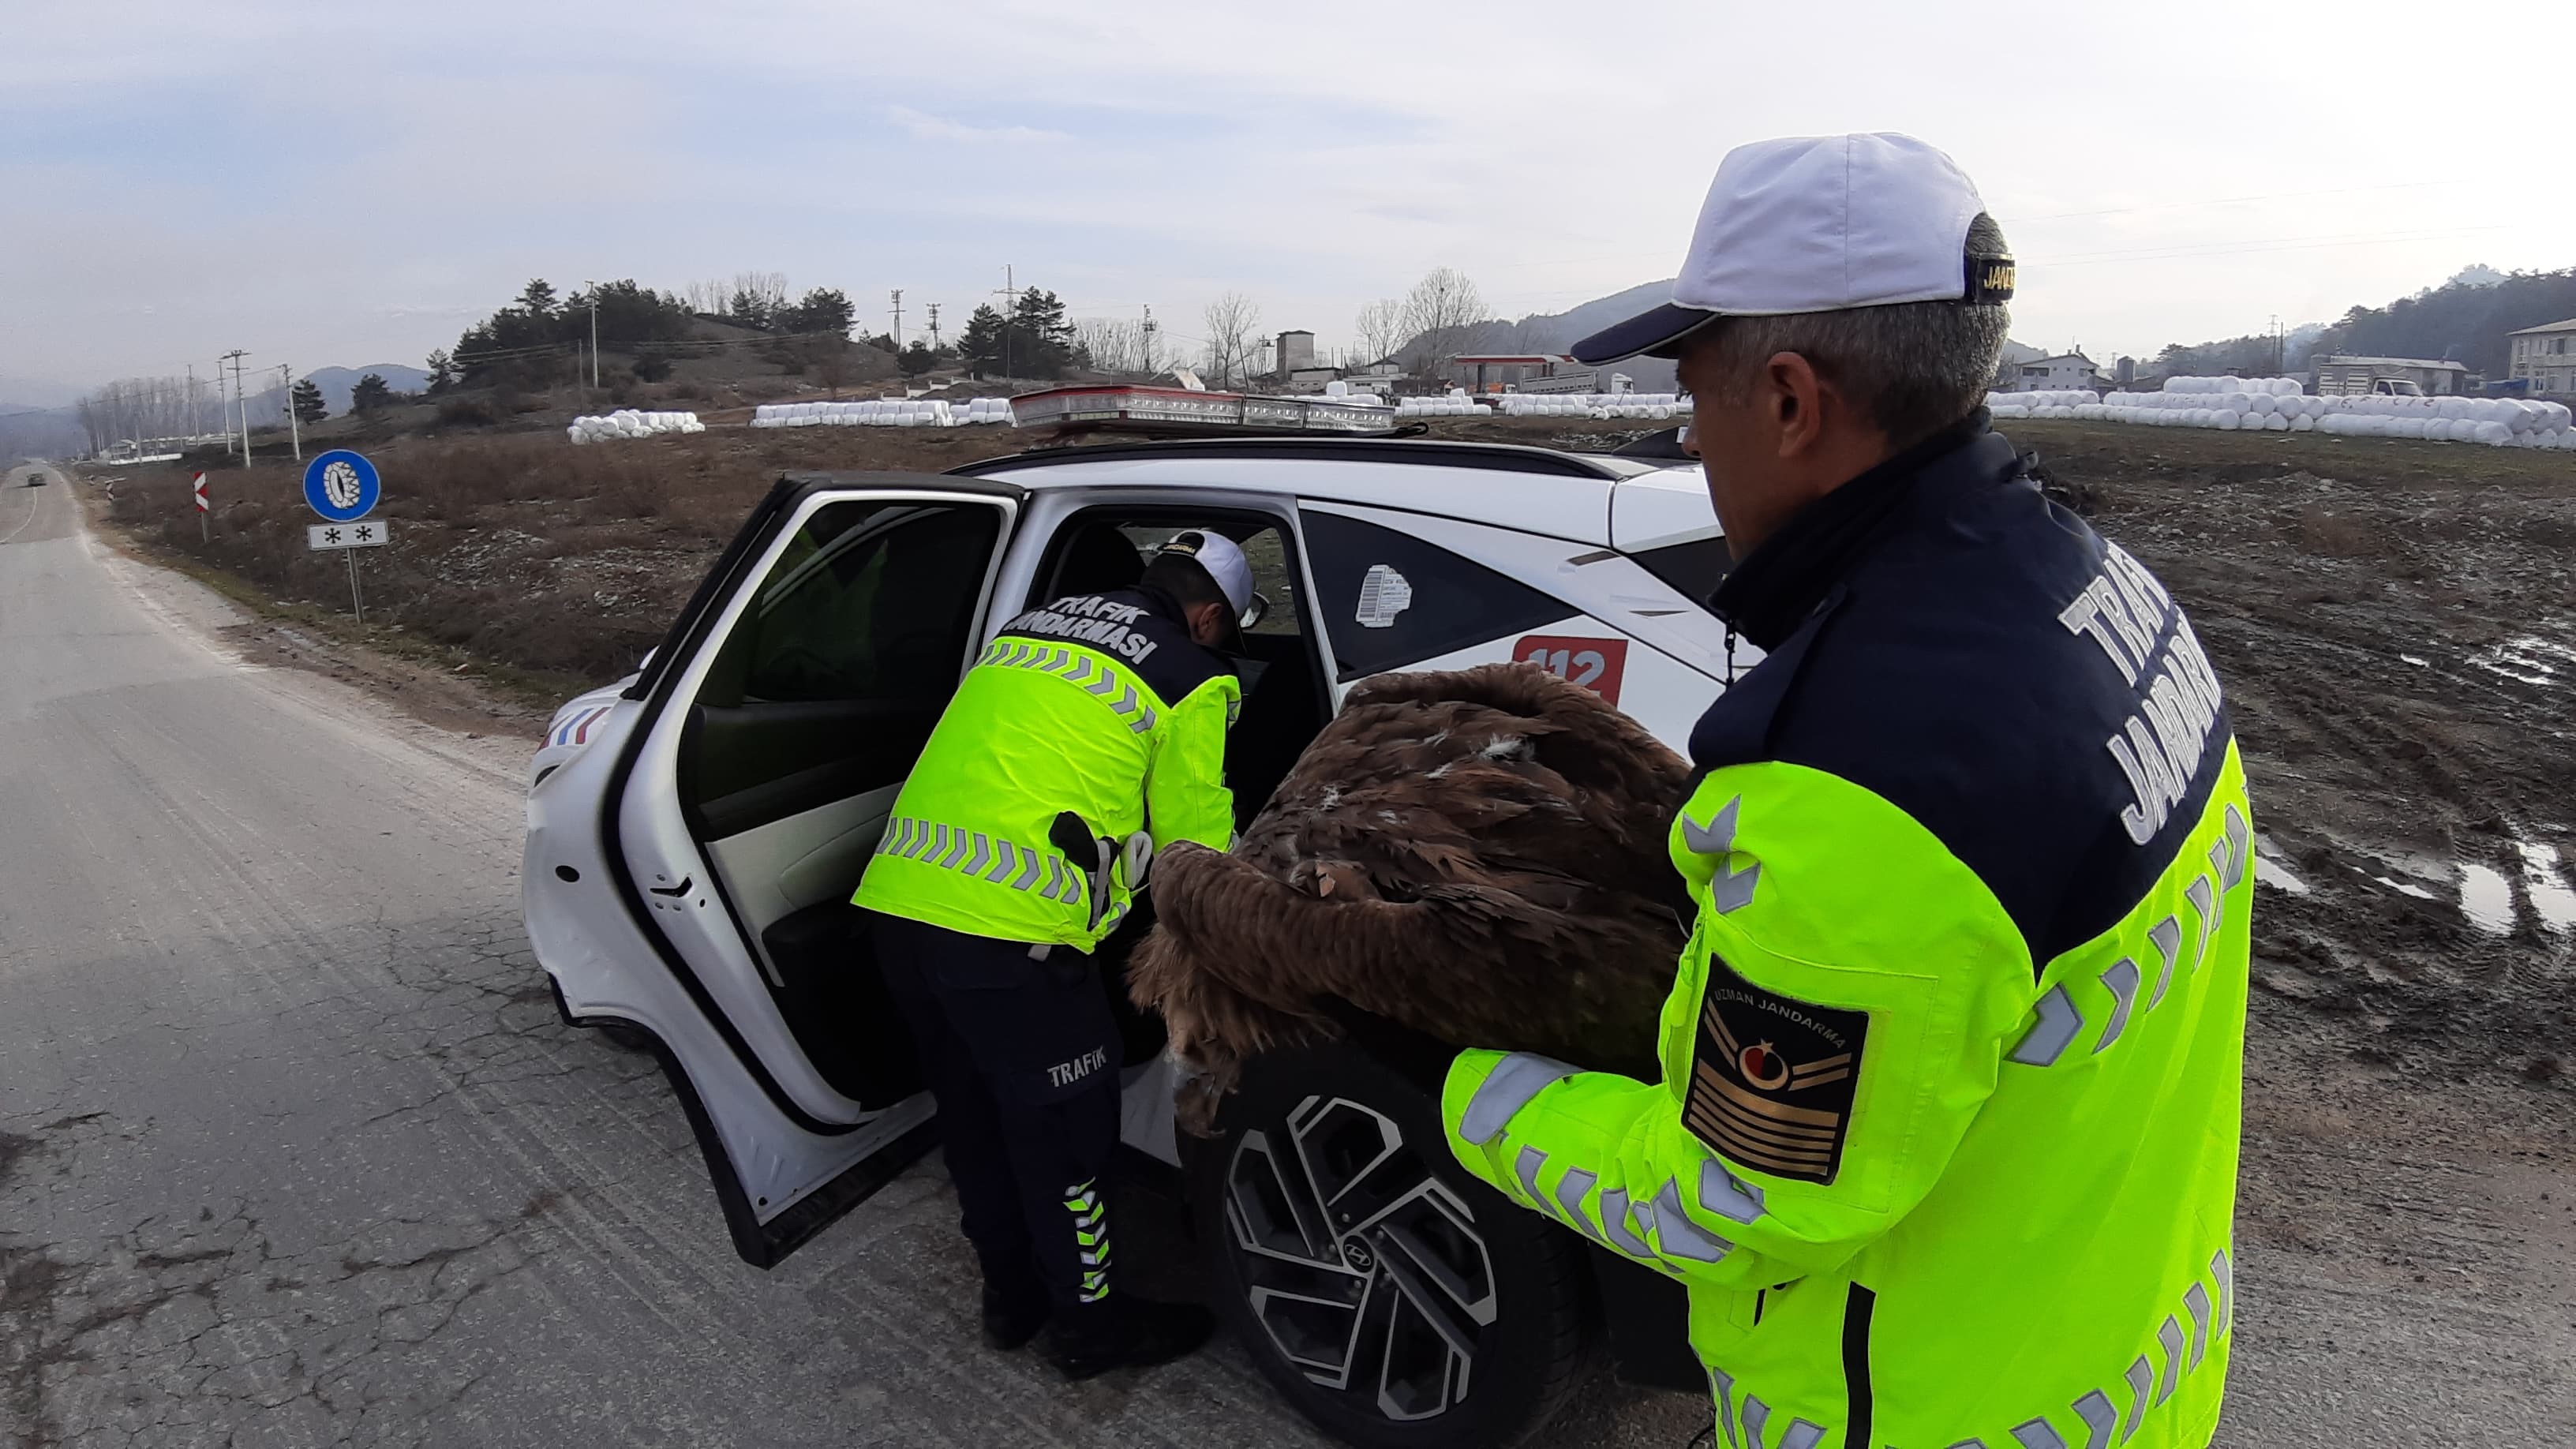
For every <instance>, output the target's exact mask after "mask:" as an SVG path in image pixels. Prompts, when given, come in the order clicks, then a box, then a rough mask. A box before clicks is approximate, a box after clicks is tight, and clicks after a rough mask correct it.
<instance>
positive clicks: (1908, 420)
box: [1685, 216, 2012, 450]
mask: <svg viewBox="0 0 2576 1449" xmlns="http://www.w3.org/2000/svg"><path fill="white" fill-rule="evenodd" d="M2003 250H2004V247H2003V231H2002V229H2001V228H1999V227H1997V226H1996V225H1995V224H1994V222H1993V220H1992V219H1991V218H1988V217H1984V216H1980V217H1978V218H1977V219H1976V222H1975V223H1974V224H1973V225H1971V226H1970V227H1969V228H1968V251H1969V252H1970V253H1971V254H1973V255H2000V254H2001V253H2002V252H2003ZM2011 325H2012V316H2011V312H2010V310H2009V309H2008V308H2006V307H2004V306H2003V305H2002V304H2001V303H1989V304H1983V305H1979V304H1971V303H1966V302H1899V303H1896V304H1894V305H1892V306H1885V307H1855V308H1852V309H1850V310H1848V311H1842V312H1793V313H1788V314H1785V315H1782V316H1776V317H1721V318H1719V319H1717V320H1715V321H1713V322H1711V323H1709V324H1708V325H1707V326H1705V327H1702V328H1701V329H1700V330H1699V331H1698V332H1696V333H1694V334H1693V335H1692V336H1691V337H1690V338H1689V340H1688V342H1687V343H1686V344H1685V345H1686V348H1687V350H1688V351H1689V352H1692V353H1705V354H1707V355H1706V358H1705V363H1704V365H1705V369H1706V371H1705V377H1706V382H1705V383H1703V388H1704V389H1706V390H1709V391H1713V392H1715V393H1716V394H1717V396H1716V398H1715V401H1718V402H1721V403H1727V404H1730V405H1735V404H1741V403H1744V402H1747V401H1750V400H1751V398H1752V395H1753V383H1754V379H1755V378H1756V377H1757V376H1758V375H1759V374H1760V372H1761V369H1762V365H1763V364H1764V363H1766V362H1768V361H1770V360H1771V358H1773V357H1774V356H1776V355H1778V354H1780V353H1783V352H1794V353H1796V354H1798V355H1799V356H1800V357H1803V358H1805V359H1807V361H1808V363H1809V364H1810V365H1812V366H1813V367H1814V368H1815V369H1816V373H1817V375H1818V376H1820V377H1822V378H1823V379H1824V380H1825V381H1826V382H1828V383H1831V384H1832V385H1833V387H1834V389H1835V390H1836V391H1838V392H1840V393H1841V394H1842V395H1843V396H1845V397H1846V398H1849V399H1850V400H1851V402H1852V403H1853V405H1854V406H1856V407H1858V408H1859V409H1860V410H1861V412H1862V413H1863V414H1864V415H1865V416H1867V417H1868V418H1869V420H1870V422H1871V423H1872V424H1873V425H1874V426H1876V427H1877V428H1878V430H1879V431H1880V432H1881V433H1884V434H1886V436H1887V441H1888V444H1889V445H1890V446H1891V447H1894V448H1897V449H1900V450H1901V449H1904V448H1909V447H1912V446H1913V445H1914V444H1916V443H1919V442H1921V441H1923V440H1924V439H1925V438H1928V437H1930V436H1932V435H1933V434H1934V433H1937V432H1939V431H1941V430H1942V429H1943V428H1946V427H1949V426H1950V425H1951V424H1953V423H1956V422H1958V421H1959V420H1960V419H1962V418H1964V417H1966V416H1967V415H1968V414H1969V413H1971V412H1973V411H1975V410H1976V408H1977V406H1978V405H1979V404H1980V403H1981V402H1983V401H1984V399H1985V395H1986V392H1987V390H1988V389H1990V388H1991V387H1993V386H1994V381H1995V368H1996V366H1997V365H1998V364H1999V363H2000V362H2001V361H2002V359H2003V348H2004V338H2005V334H2006V333H2007V331H2008V330H2009V329H2010V328H2011Z"/></svg>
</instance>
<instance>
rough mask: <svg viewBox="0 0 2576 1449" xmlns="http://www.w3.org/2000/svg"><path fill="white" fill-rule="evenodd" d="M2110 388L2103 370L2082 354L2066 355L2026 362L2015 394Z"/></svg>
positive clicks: (2021, 369)
mask: <svg viewBox="0 0 2576 1449" xmlns="http://www.w3.org/2000/svg"><path fill="white" fill-rule="evenodd" d="M2109 385H2110V379H2108V378H2106V377H2104V376H2103V375H2102V369H2100V368H2098V367H2096V366H2094V365H2093V359H2092V358H2089V357H2087V356H2085V355H2084V354H2083V353H2081V352H2068V353H2062V354H2060V355H2058V356H2056V357H2041V358H2034V359H2033V360H2031V361H2029V362H2025V363H2023V364H2022V365H2021V367H2020V369H2019V375H2018V376H2017V377H2016V378H2015V379H2014V380H2013V391H2015V392H2058V391H2068V392H2071V391H2073V390H2075V389H2077V388H2084V387H2089V388H2092V389H2093V390H2095V391H2097V392H2098V391H2100V390H2102V389H2103V388H2105V387H2108V386H2109Z"/></svg>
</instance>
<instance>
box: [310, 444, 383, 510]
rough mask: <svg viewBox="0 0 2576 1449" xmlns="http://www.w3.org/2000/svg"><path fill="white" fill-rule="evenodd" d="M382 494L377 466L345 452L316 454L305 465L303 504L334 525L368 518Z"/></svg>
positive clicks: (333, 451)
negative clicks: (309, 506)
mask: <svg viewBox="0 0 2576 1449" xmlns="http://www.w3.org/2000/svg"><path fill="white" fill-rule="evenodd" d="M383 493H384V484H383V483H382V482H381V481H379V480H378V479H377V477H376V465H375V464H373V463H370V462H368V461H367V460H366V459H365V458H363V457H360V456H359V455H358V454H356V453H352V452H350V451H349V450H348V449H346V448H333V449H332V450H331V451H330V452H327V453H317V454H315V455H314V456H313V461H312V462H310V463H307V464H305V465H304V501H305V502H306V503H307V504H309V505H311V507H312V509H313V511H314V512H316V513H318V514H321V515H322V516H323V517H324V518H327V519H329V520H330V521H332V522H333V523H347V522H349V521H350V520H352V519H358V518H364V517H366V516H367V515H368V514H369V513H371V512H373V511H374V510H375V506H376V499H377V498H379V497H380V496H382V495H383Z"/></svg>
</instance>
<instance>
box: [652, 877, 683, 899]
mask: <svg viewBox="0 0 2576 1449" xmlns="http://www.w3.org/2000/svg"><path fill="white" fill-rule="evenodd" d="M695 879H696V877H694V876H682V877H680V883H679V884H678V885H675V886H667V887H666V886H646V887H645V888H644V889H646V890H648V891H651V892H652V893H653V894H655V895H657V896H670V897H673V898H675V899H676V898H677V897H680V896H684V895H687V894H688V893H689V884H690V882H691V881H693V880H695Z"/></svg>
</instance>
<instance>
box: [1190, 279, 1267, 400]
mask: <svg viewBox="0 0 2576 1449" xmlns="http://www.w3.org/2000/svg"><path fill="white" fill-rule="evenodd" d="M1199 325H1200V326H1202V327H1204V328H1205V329H1206V331H1207V365H1208V371H1210V372H1212V373H1215V374H1216V385H1217V386H1218V387H1234V386H1237V385H1239V384H1240V383H1243V382H1248V381H1250V379H1251V376H1252V363H1253V359H1254V357H1256V356H1257V355H1258V354H1259V353H1260V351H1261V346H1262V343H1263V341H1264V340H1265V339H1264V338H1263V337H1262V335H1261V309H1260V308H1259V307H1257V306H1255V305H1253V301H1252V299H1251V298H1249V297H1246V296H1245V295H1243V294H1242V293H1241V292H1228V293H1226V294H1225V295H1224V296H1222V297H1219V298H1217V299H1216V300H1215V301H1213V302H1210V303H1208V304H1207V306H1206V307H1205V308H1203V309H1202V310H1201V311H1200V313H1199Z"/></svg>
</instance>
